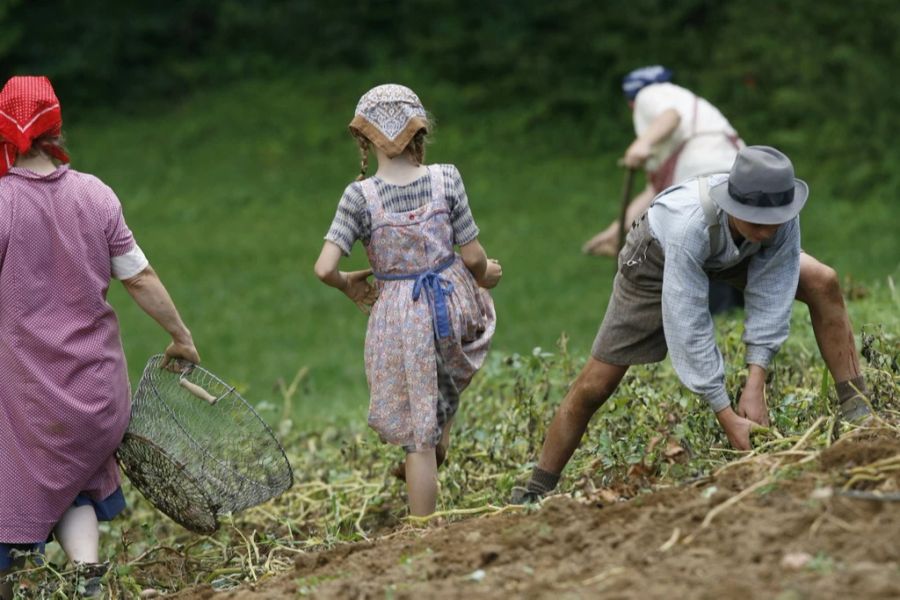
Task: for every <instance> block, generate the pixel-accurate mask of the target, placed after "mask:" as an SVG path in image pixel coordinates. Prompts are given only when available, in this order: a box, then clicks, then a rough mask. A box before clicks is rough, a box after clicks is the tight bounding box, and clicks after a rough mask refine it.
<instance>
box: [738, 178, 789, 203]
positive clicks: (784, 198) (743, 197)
mask: <svg viewBox="0 0 900 600" xmlns="http://www.w3.org/2000/svg"><path fill="white" fill-rule="evenodd" d="M728 195H729V196H731V197H732V198H734V199H735V200H737V201H738V202H740V203H741V204H744V205H746V206H755V207H758V208H765V207H774V206H787V205H788V204H790V203H791V202H793V201H794V188H793V187H791V188H790V189H788V190H785V191H783V192H748V193H743V192H739V191H738V190H737V188H735V187H734V185H733V184H732V183H731V181H729V182H728Z"/></svg>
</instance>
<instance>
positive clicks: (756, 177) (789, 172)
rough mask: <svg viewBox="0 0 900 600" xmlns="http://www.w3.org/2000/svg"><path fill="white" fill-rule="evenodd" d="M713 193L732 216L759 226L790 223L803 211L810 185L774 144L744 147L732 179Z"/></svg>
mask: <svg viewBox="0 0 900 600" xmlns="http://www.w3.org/2000/svg"><path fill="white" fill-rule="evenodd" d="M709 195H710V197H711V198H712V199H713V200H714V201H715V203H716V204H718V205H719V207H720V208H721V209H722V210H724V211H725V212H727V213H728V214H729V215H732V216H734V217H737V218H738V219H741V220H742V221H747V222H749V223H756V224H759V225H778V224H781V223H787V222H788V221H790V220H791V219H793V218H794V217H796V216H797V215H798V214H799V213H800V209H801V208H803V205H804V204H806V199H807V198H808V197H809V186H807V185H806V182H805V181H803V180H801V179H796V178H795V177H794V165H792V164H791V159H789V158H788V157H787V156H785V155H784V154H783V153H782V152H780V151H778V150H776V149H775V148H772V147H770V146H747V147H746V148H742V149H741V150H740V151H739V152H738V155H737V158H735V160H734V164H733V165H732V166H731V173H730V174H729V175H728V179H727V180H725V181H723V182H722V183H719V184H717V185H714V186H712V187H710V188H709Z"/></svg>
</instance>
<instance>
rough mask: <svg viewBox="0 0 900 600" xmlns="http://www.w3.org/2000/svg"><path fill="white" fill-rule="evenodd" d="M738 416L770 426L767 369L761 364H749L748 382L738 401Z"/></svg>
mask: <svg viewBox="0 0 900 600" xmlns="http://www.w3.org/2000/svg"><path fill="white" fill-rule="evenodd" d="M737 414H738V416H741V417H745V418H747V419H750V420H751V421H753V422H754V423H759V424H760V425H762V426H763V427H768V426H769V407H768V405H767V404H766V370H765V369H763V368H762V367H760V366H759V365H748V366H747V383H746V384H744V389H743V390H742V391H741V398H740V400H739V401H738V409H737Z"/></svg>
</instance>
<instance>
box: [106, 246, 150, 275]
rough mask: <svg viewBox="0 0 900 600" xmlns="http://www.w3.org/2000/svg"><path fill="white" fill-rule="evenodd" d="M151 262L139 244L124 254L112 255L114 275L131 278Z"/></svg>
mask: <svg viewBox="0 0 900 600" xmlns="http://www.w3.org/2000/svg"><path fill="white" fill-rule="evenodd" d="M149 264H150V262H149V261H148V260H147V257H146V256H144V253H143V251H141V247H140V246H138V245H137V244H135V245H134V247H133V248H132V249H131V250H129V251H128V252H126V253H125V254H123V255H122V256H113V257H112V276H113V277H115V278H116V279H129V278H131V277H134V276H135V275H137V274H138V273H140V272H141V271H143V270H144V269H146V268H147V266H148V265H149Z"/></svg>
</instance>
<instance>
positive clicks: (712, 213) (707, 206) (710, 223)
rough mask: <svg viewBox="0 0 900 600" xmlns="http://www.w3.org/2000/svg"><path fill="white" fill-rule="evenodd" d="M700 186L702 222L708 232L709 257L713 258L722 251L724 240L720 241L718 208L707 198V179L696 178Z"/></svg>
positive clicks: (720, 228)
mask: <svg viewBox="0 0 900 600" xmlns="http://www.w3.org/2000/svg"><path fill="white" fill-rule="evenodd" d="M697 181H698V183H699V184H700V206H701V207H703V220H704V221H706V231H708V232H709V255H710V256H715V255H716V254H718V253H719V252H721V251H722V247H723V246H724V245H725V244H724V242H725V240H723V239H722V226H721V225H720V224H719V215H718V212H719V211H718V207H717V206H716V203H715V202H713V199H712V198H710V197H709V178H708V177H705V176H704V177H698V178H697Z"/></svg>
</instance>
